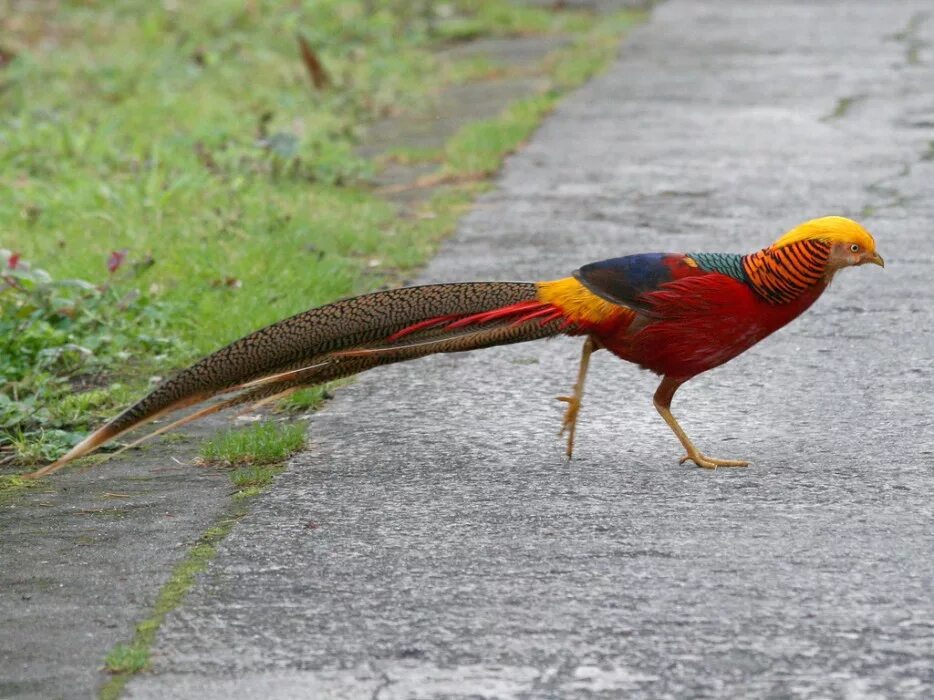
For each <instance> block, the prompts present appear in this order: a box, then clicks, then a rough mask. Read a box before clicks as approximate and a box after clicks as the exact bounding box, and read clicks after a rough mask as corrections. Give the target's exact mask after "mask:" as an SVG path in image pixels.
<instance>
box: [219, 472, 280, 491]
mask: <svg viewBox="0 0 934 700" xmlns="http://www.w3.org/2000/svg"><path fill="white" fill-rule="evenodd" d="M280 471H282V470H281V468H279V467H240V468H239V469H235V470H234V471H232V472H231V473H230V480H231V481H232V482H233V485H234V486H236V487H237V488H238V489H245V488H250V487H257V488H258V487H262V486H267V485H268V484H269V483H271V482H272V480H273V477H274V476H275V475H276V474H278V473H279V472H280Z"/></svg>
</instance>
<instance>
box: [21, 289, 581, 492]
mask: <svg viewBox="0 0 934 700" xmlns="http://www.w3.org/2000/svg"><path fill="white" fill-rule="evenodd" d="M571 328H572V324H569V322H568V321H567V320H566V319H565V317H564V315H563V314H562V312H561V311H560V310H559V309H558V308H557V307H556V306H554V305H552V304H550V303H547V302H544V301H540V300H539V295H538V285H536V284H535V283H530V282H466V283H458V284H436V285H426V286H421V287H406V288H403V289H393V290H389V291H384V292H375V293H373V294H366V295H363V296H359V297H354V298H352V299H345V300H342V301H337V302H334V303H333V304H327V305H325V306H321V307H319V308H316V309H311V310H309V311H305V312H304V313H301V314H298V315H296V316H292V317H291V318H287V319H285V320H283V321H279V322H278V323H274V324H272V325H271V326H267V327H266V328H263V329H261V330H258V331H256V332H255V333H251V334H250V335H248V336H245V337H243V338H241V339H240V340H237V341H235V342H233V343H231V344H230V345H228V346H226V347H224V348H222V349H220V350H218V351H217V352H215V353H213V354H211V355H208V356H207V357H205V358H203V359H202V360H200V361H198V362H196V363H195V364H193V365H192V366H190V367H188V368H187V369H184V370H182V371H181V372H179V373H178V374H176V375H175V376H174V377H172V378H170V379H168V380H166V381H164V382H162V383H161V384H160V385H159V386H157V387H156V388H155V389H153V390H152V392H150V393H149V394H148V395H146V396H144V397H143V398H142V399H140V400H139V401H138V402H137V403H135V404H134V405H132V406H130V407H129V408H127V409H126V410H125V411H123V412H122V413H121V414H120V415H118V416H116V417H115V418H113V419H112V420H110V421H109V422H108V423H106V424H105V425H103V426H102V427H100V428H98V429H97V430H96V431H94V432H93V433H91V434H90V435H89V436H88V437H87V438H86V439H85V440H83V441H82V442H81V443H79V444H78V445H76V446H75V447H73V448H72V449H71V450H70V451H69V452H68V453H67V454H65V455H64V456H63V457H62V458H61V459H59V460H58V461H56V462H54V463H53V464H50V465H48V466H46V467H43V468H42V469H39V470H37V471H36V472H33V473H32V474H31V475H30V476H32V477H40V476H45V475H48V474H52V473H54V472H56V471H58V470H59V469H61V468H62V467H63V466H65V465H66V464H68V463H69V462H71V461H72V460H75V459H78V458H79V457H83V456H84V455H87V454H89V453H90V452H92V451H94V450H95V449H97V448H98V447H100V446H101V445H103V444H105V443H107V442H109V441H111V440H113V439H114V438H116V437H118V436H119V435H122V434H123V433H125V432H127V431H129V430H132V429H133V428H137V427H139V426H141V425H144V424H146V423H149V422H150V421H152V420H154V419H156V418H158V417H159V416H162V415H165V414H167V413H170V412H173V411H177V410H179V409H182V408H186V407H189V406H194V405H196V404H200V403H203V402H205V401H207V400H209V399H211V398H214V397H216V396H219V395H222V394H228V393H230V392H239V393H236V394H234V395H233V396H229V397H226V398H225V399H224V400H222V401H220V402H219V403H217V404H212V405H210V406H207V407H205V408H202V409H200V410H198V411H196V412H195V413H194V414H192V415H191V416H186V417H185V418H182V419H181V420H178V421H176V422H175V423H172V424H171V426H167V427H166V428H164V429H160V430H159V431H156V432H157V433H159V432H164V430H166V429H168V428H169V427H177V426H178V425H182V424H184V423H186V422H188V421H189V420H193V419H194V418H197V417H201V416H203V415H207V414H209V413H214V412H216V411H218V410H221V409H224V408H229V407H231V406H237V405H243V404H247V403H255V402H262V401H265V400H270V399H272V398H273V397H278V396H280V395H286V394H288V393H291V392H292V391H294V390H296V389H298V388H301V387H306V386H313V385H315V384H320V383H322V382H326V381H330V380H332V379H338V378H340V377H346V376H348V375H351V374H356V373H358V372H362V371H364V370H367V369H371V368H373V367H376V366H378V365H385V364H390V363H393V362H402V361H404V360H410V359H414V358H417V357H422V356H425V355H430V354H434V353H440V352H461V351H464V350H475V349H478V348H485V347H491V346H494V345H503V344H507V343H518V342H523V341H527V340H536V339H539V338H545V337H548V336H553V335H557V334H559V333H562V332H567V331H569V330H571ZM143 439H146V438H145V437H144V438H143ZM140 441H141V440H140ZM140 441H137V442H140ZM134 444H135V443H134Z"/></svg>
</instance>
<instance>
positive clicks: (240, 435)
mask: <svg viewBox="0 0 934 700" xmlns="http://www.w3.org/2000/svg"><path fill="white" fill-rule="evenodd" d="M304 444H305V425H304V424H303V423H291V424H288V423H286V424H283V423H276V422H274V421H263V422H261V423H254V424H253V425H251V426H249V427H248V428H240V429H236V430H228V431H226V432H224V433H222V434H221V435H219V436H218V437H216V438H214V439H212V440H209V441H207V442H205V443H204V444H203V445H202V446H201V459H202V460H203V461H204V462H221V463H224V464H251V465H259V464H274V463H277V462H282V461H283V460H284V459H286V458H287V457H288V456H289V455H291V454H293V453H294V452H297V451H298V450H300V449H301V448H302V446H303V445H304ZM270 478H271V477H270Z"/></svg>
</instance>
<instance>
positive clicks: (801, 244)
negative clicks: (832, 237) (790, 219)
mask: <svg viewBox="0 0 934 700" xmlns="http://www.w3.org/2000/svg"><path fill="white" fill-rule="evenodd" d="M828 260H830V243H827V242H826V241H821V240H801V241H795V242H794V243H790V244H788V245H784V246H782V247H780V248H776V247H775V246H769V247H768V248H765V249H763V250H760V251H758V252H755V253H750V254H749V255H745V256H743V272H744V273H745V274H746V281H747V283H748V284H749V286H750V287H752V288H753V289H754V290H755V291H756V292H757V293H758V294H759V295H760V296H761V297H762V298H763V299H765V300H766V301H768V302H770V303H773V304H785V303H787V302H789V301H793V300H794V299H796V298H798V297H799V296H800V295H801V293H802V292H804V291H805V290H806V289H810V288H812V287H814V286H816V285H819V284H823V283H824V276H825V274H826V272H827V261H828Z"/></svg>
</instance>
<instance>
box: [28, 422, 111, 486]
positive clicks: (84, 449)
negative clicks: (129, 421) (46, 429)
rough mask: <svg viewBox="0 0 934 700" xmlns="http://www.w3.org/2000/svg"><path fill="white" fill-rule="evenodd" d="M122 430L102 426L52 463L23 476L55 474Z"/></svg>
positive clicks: (34, 477) (34, 476)
mask: <svg viewBox="0 0 934 700" xmlns="http://www.w3.org/2000/svg"><path fill="white" fill-rule="evenodd" d="M120 432H122V431H119V430H114V429H113V428H112V427H110V426H109V425H105V426H103V427H100V428H98V429H97V430H95V431H94V432H93V433H91V434H90V435H88V436H87V437H86V438H85V439H84V440H82V441H81V442H79V443H78V444H77V445H75V446H74V447H72V448H71V449H70V450H68V452H66V453H65V454H64V455H62V456H61V457H59V458H58V459H57V460H55V461H54V462H52V463H51V464H47V465H46V466H44V467H42V468H41V469H37V470H36V471H34V472H30V473H29V474H23V478H24V479H41V478H42V477H44V476H49V475H50V474H54V473H55V472H57V471H58V470H59V469H61V468H62V467H64V466H65V465H66V464H68V463H69V462H73V461H74V460H76V459H79V458H81V457H84V456H85V455H87V454H90V453H91V452H93V451H94V450H95V449H97V448H98V447H100V446H101V445H103V444H104V443H105V442H107V441H108V440H112V439H113V438H115V437H116V436H117V435H119V434H120Z"/></svg>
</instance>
